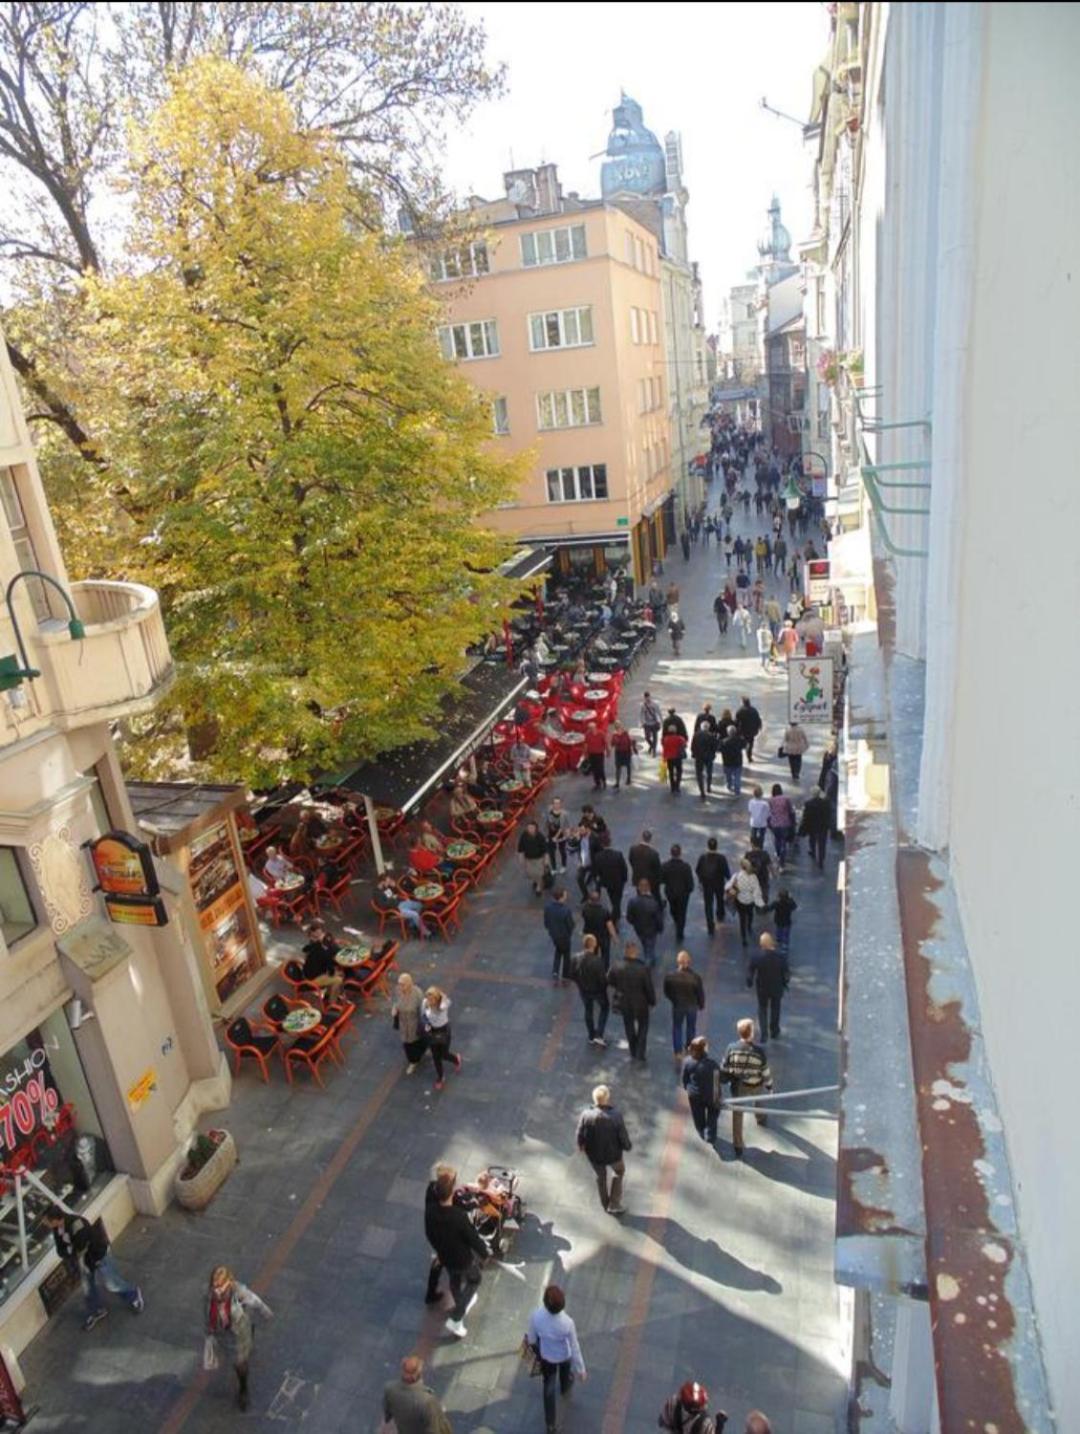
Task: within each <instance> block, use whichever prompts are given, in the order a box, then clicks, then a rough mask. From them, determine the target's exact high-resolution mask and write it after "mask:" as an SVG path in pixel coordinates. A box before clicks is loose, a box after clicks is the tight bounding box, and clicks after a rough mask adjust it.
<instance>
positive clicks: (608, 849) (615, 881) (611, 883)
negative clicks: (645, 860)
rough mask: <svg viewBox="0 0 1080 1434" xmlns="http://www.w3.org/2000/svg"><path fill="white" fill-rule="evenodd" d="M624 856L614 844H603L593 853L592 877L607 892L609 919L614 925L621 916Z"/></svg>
mask: <svg viewBox="0 0 1080 1434" xmlns="http://www.w3.org/2000/svg"><path fill="white" fill-rule="evenodd" d="M627 875H628V873H627V867H626V857H624V856H623V854H622V852H621V851H620V850H619V849H618V847H615V846H603V847H601V848H600V850H599V851H597V852H594V853H593V859H592V879H593V881H594V882H596V883H597V884H599V885H600V886H601V887H603V889H604V890H605V891H606V892H607V897H608V900H609V901H610V902H611V919H612V921H613V922H614V923H615V925H616V926H618V924H619V919H620V918H621V916H622V899H623V891H624V890H625V888H626V878H627Z"/></svg>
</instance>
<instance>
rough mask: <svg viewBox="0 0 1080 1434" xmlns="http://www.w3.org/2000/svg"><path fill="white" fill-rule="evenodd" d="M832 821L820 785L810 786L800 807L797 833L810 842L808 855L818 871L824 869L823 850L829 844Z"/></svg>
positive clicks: (824, 850)
mask: <svg viewBox="0 0 1080 1434" xmlns="http://www.w3.org/2000/svg"><path fill="white" fill-rule="evenodd" d="M831 822H832V813H831V812H830V810H829V803H828V801H827V800H826V799H825V797H824V796H823V795H822V792H821V788H820V787H812V788H811V789H810V796H809V797H808V798H807V800H806V803H805V805H804V806H803V809H802V820H801V822H800V823H799V835H800V836H805V837H806V838H807V840H808V841H809V843H810V856H811V858H812V859H813V861H814V863H815V864H816V866H817V869H818V871H821V870H823V869H824V866H825V852H826V850H827V849H828V845H829V826H830V824H831Z"/></svg>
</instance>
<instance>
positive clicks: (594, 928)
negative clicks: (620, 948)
mask: <svg viewBox="0 0 1080 1434" xmlns="http://www.w3.org/2000/svg"><path fill="white" fill-rule="evenodd" d="M581 930H582V933H583V935H585V936H592V937H595V939H596V945H597V948H598V949H599V951H600V957H601V960H602V961H603V963H604V970H605V971H606V970H607V968H608V963H609V962H610V960H611V940H612V937H613V936H617V935H618V932H617V931H616V929H615V923H614V922H613V921H612V919H611V913H610V912H609V911H608V909H607V907H606V906H605V905H604V902H603V899H602V898H601V895H600V888H599V887H598V886H595V885H594V886H590V887H589V889H588V891H587V892H586V893H585V900H584V901H583V902H582V904H581Z"/></svg>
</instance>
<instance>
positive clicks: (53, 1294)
mask: <svg viewBox="0 0 1080 1434" xmlns="http://www.w3.org/2000/svg"><path fill="white" fill-rule="evenodd" d="M80 1283H81V1282H80V1279H79V1271H78V1269H77V1268H76V1267H73V1266H72V1265H69V1264H68V1262H67V1261H66V1260H61V1261H60V1263H59V1264H58V1265H57V1267H56V1269H55V1270H50V1271H49V1273H48V1274H47V1275H46V1276H45V1278H44V1279H43V1280H42V1282H41V1284H40V1285H38V1294H39V1295H40V1296H41V1303H42V1304H43V1305H44V1306H45V1314H46V1316H51V1315H54V1314H55V1313H56V1311H57V1310H58V1309H59V1308H60V1306H61V1305H62V1304H63V1303H64V1301H65V1300H66V1299H67V1297H68V1295H70V1294H72V1293H73V1292H74V1291H75V1290H77V1289H78V1288H79V1285H80ZM0 1414H4V1415H6V1414H7V1410H6V1409H5V1408H4V1401H3V1397H2V1395H0ZM8 1417H10V1416H8Z"/></svg>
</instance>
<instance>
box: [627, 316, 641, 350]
mask: <svg viewBox="0 0 1080 1434" xmlns="http://www.w3.org/2000/svg"><path fill="white" fill-rule="evenodd" d="M638 334H639V330H638V311H637V309H631V310H630V342H631V343H635V344H639V343H640V342H641V339H640V338H639V337H638Z"/></svg>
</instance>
